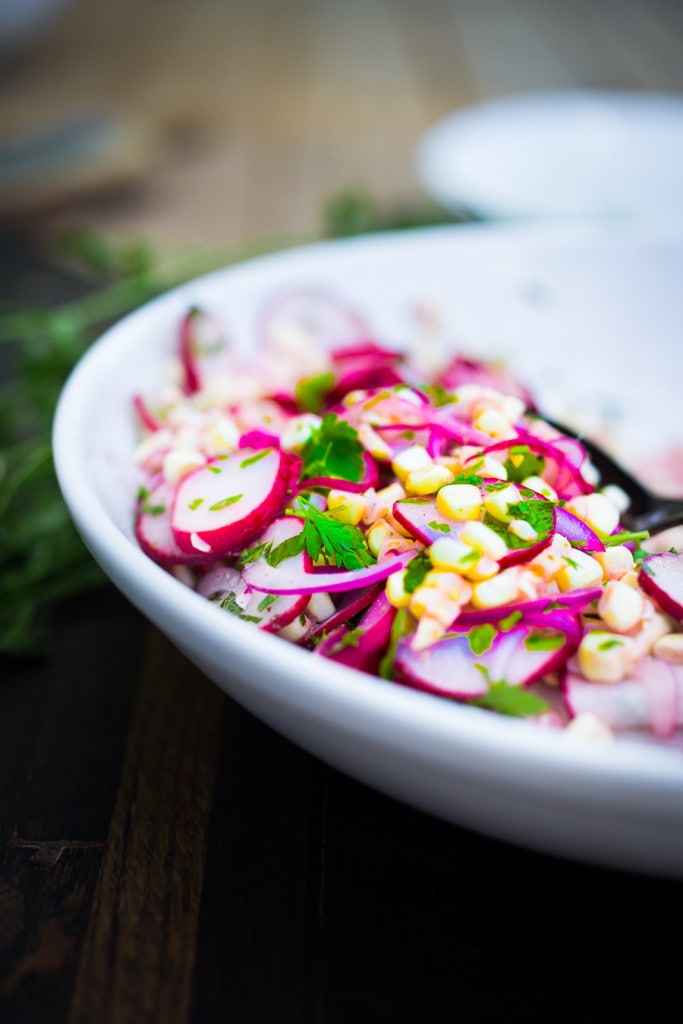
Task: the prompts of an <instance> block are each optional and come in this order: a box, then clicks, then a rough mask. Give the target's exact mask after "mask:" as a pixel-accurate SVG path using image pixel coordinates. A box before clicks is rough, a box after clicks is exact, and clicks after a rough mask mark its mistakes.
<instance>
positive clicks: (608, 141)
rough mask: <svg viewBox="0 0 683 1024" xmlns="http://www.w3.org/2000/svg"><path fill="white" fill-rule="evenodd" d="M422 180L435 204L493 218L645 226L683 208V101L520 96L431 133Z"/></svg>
mask: <svg viewBox="0 0 683 1024" xmlns="http://www.w3.org/2000/svg"><path fill="white" fill-rule="evenodd" d="M416 163H417V173H418V176H419V178H420V180H421V182H422V184H423V186H424V188H425V189H426V190H427V192H429V193H430V194H431V195H432V196H433V197H434V198H435V199H436V200H437V201H438V202H439V203H441V204H442V205H443V206H444V207H446V208H447V209H451V210H455V211H457V210H462V209H463V208H464V209H468V210H470V211H472V212H474V213H476V214H479V215H480V216H483V217H486V218H493V219H508V218H515V219H517V218H526V219H530V218H574V219H591V220H593V219H599V220H603V221H627V222H643V221H653V220H654V221H657V220H662V219H663V220H666V219H670V218H673V219H675V220H678V222H679V224H680V223H681V222H682V213H681V211H682V210H683V95H676V94H658V93H644V92H643V93H636V92H601V91H589V90H586V91H581V90H579V91H568V92H539V93H524V94H520V95H513V96H506V97H504V98H501V99H494V100H490V101H487V102H484V103H480V104H477V105H475V106H473V107H465V108H463V109H461V110H458V111H455V112H454V113H452V114H450V115H448V116H446V117H444V118H443V119H442V120H440V121H439V122H437V123H436V124H435V125H433V126H432V127H431V128H430V129H429V130H428V131H427V133H426V134H425V135H424V136H423V138H422V139H421V141H420V143H419V145H418V149H417V157H416Z"/></svg>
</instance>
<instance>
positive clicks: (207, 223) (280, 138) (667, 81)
mask: <svg viewBox="0 0 683 1024" xmlns="http://www.w3.org/2000/svg"><path fill="white" fill-rule="evenodd" d="M573 87H588V88H609V89H614V88H636V89H645V90H667V91H677V92H678V91H681V90H683V4H682V3H679V2H673V0H647V2H645V0H572V2H564V3H563V2H558V0H116V2H104V0H71V4H70V6H69V7H68V8H67V10H66V13H65V15H64V17H63V18H62V20H61V21H60V22H59V23H58V24H56V25H55V26H54V27H53V28H52V29H51V30H50V31H49V32H48V33H47V34H46V35H45V36H44V37H43V38H42V39H41V40H40V41H39V42H38V43H36V44H35V45H34V46H33V47H32V48H31V49H30V50H29V51H27V52H26V53H24V54H23V55H21V56H19V57H17V58H16V59H15V60H14V61H12V62H11V63H10V64H9V65H7V66H5V67H4V68H2V69H0V88H1V90H2V102H1V103H0V130H2V132H3V133H4V134H5V136H7V135H8V134H12V133H13V132H17V131H18V130H19V129H23V130H24V131H26V130H27V129H28V128H29V127H31V126H37V125H39V124H44V123H48V122H49V121H50V119H54V118H59V117H60V116H64V115H65V114H68V113H69V112H73V111H75V110H102V111H113V112H114V113H115V114H116V115H117V116H120V117H121V118H122V119H123V121H124V124H125V125H126V126H127V128H128V129H129V131H130V134H129V136H128V143H127V145H126V146H124V147H123V149H122V150H121V151H120V152H119V153H118V154H117V155H116V156H114V157H112V159H111V161H110V163H109V165H108V166H107V167H106V168H105V170H104V174H102V169H101V168H100V169H99V173H98V174H97V175H92V176H93V177H94V178H95V179H96V180H97V181H98V182H101V181H102V180H103V179H104V181H105V182H106V183H109V182H114V183H116V182H117V180H118V178H119V177H122V176H124V175H123V172H124V171H125V172H134V175H133V176H134V177H135V178H136V180H137V184H136V186H135V187H134V188H132V187H130V186H128V187H126V188H112V189H110V190H109V191H108V193H107V195H106V196H105V195H103V194H101V193H100V192H98V193H97V194H96V195H95V196H92V195H90V191H89V189H88V187H87V186H88V185H89V181H88V174H87V168H82V172H83V174H82V180H81V181H79V180H78V179H76V184H77V185H78V186H79V187H78V188H77V190H76V192H77V194H76V196H70V197H69V198H68V200H67V201H66V202H63V203H62V204H61V205H60V207H59V210H58V212H57V213H54V212H52V213H51V215H50V216H51V218H52V219H55V217H57V219H59V220H62V221H63V220H67V221H69V222H71V223H78V224H86V225H88V226H91V227H101V228H106V229H114V230H116V231H121V232H132V233H139V234H144V235H146V236H148V237H150V238H152V239H154V240H158V241H161V242H168V243H171V242H173V243H175V242H182V243H198V244H205V243H208V244H214V243H218V244H220V243H222V242H229V241H231V240H234V239H239V238H242V237H245V236H253V235H269V234H278V233H280V232H288V231H293V232H302V231H303V232H305V231H310V230H315V229H316V228H317V227H318V226H319V224H320V209H321V205H322V204H323V203H324V202H325V200H326V199H327V198H328V197H329V195H330V194H331V193H334V192H335V191H336V190H339V189H341V188H344V187H347V186H350V185H354V184H362V185H365V186H368V187H369V188H370V189H372V190H373V191H374V192H375V193H377V195H378V196H379V197H381V199H382V200H385V201H387V202H391V201H393V200H398V199H400V200H409V201H410V200H411V199H413V198H419V196H420V195H421V193H420V188H419V184H418V182H417V181H416V178H415V174H414V168H413V152H414V147H415V144H416V142H417V140H418V139H419V137H420V135H421V134H422V133H423V132H424V131H425V129H426V128H427V127H428V126H429V125H430V124H431V123H432V122H433V121H434V120H435V119H437V118H439V117H441V116H443V115H444V114H446V113H447V112H448V111H450V110H452V109H454V108H458V107H461V106H463V105H466V104H470V103H473V102H476V101H477V100H482V99H486V98H488V97H492V96H497V95H503V94H507V93H511V92H519V91H526V90H536V89H564V88H573Z"/></svg>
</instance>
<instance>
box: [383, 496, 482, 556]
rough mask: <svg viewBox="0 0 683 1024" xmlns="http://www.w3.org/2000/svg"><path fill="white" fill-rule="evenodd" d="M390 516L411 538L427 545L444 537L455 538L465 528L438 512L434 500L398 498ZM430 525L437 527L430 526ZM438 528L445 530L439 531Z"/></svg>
mask: <svg viewBox="0 0 683 1024" xmlns="http://www.w3.org/2000/svg"><path fill="white" fill-rule="evenodd" d="M391 514H392V515H393V517H394V519H395V520H396V522H397V523H400V524H401V526H402V527H403V528H404V529H406V530H408V532H409V533H411V534H412V535H413V537H415V538H416V539H417V540H419V541H422V543H423V544H427V545H429V544H434V543H435V541H437V540H442V539H443V538H444V537H453V538H455V537H457V536H458V534H459V533H460V531H461V530H462V529H463V527H464V526H465V524H464V523H461V522H455V521H454V520H453V519H449V518H448V517H447V516H445V515H443V513H442V512H439V510H438V508H437V507H436V501H435V500H434V498H424V499H423V498H400V499H399V500H398V501H395V502H394V504H393V506H392V509H391ZM431 523H436V524H437V525H436V526H432V525H430V524H431ZM439 526H443V527H447V529H442V530H440V529H439V528H438V527H439Z"/></svg>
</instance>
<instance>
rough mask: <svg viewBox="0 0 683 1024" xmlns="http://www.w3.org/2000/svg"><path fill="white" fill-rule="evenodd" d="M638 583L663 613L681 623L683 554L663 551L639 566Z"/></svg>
mask: <svg viewBox="0 0 683 1024" xmlns="http://www.w3.org/2000/svg"><path fill="white" fill-rule="evenodd" d="M638 583H639V584H640V586H641V587H642V589H643V590H644V591H645V593H646V594H649V595H650V597H652V598H654V600H655V601H656V602H657V604H658V605H659V607H660V608H661V609H662V611H663V612H667V613H668V614H669V615H672V616H673V617H674V619H678V621H679V622H683V554H682V553H681V552H675V551H664V552H662V554H659V555H648V557H647V558H644V559H643V561H642V562H641V564H640V572H639V573H638Z"/></svg>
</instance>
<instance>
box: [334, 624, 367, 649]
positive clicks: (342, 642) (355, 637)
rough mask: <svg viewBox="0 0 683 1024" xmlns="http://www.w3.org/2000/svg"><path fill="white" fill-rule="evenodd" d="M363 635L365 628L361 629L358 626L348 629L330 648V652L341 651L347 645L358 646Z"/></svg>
mask: <svg viewBox="0 0 683 1024" xmlns="http://www.w3.org/2000/svg"><path fill="white" fill-rule="evenodd" d="M362 636H363V630H362V629H359V628H358V627H357V626H356V628H355V629H347V631H346V632H345V633H344V634H343V635H342V636H341V637H340V638H339V640H338V641H337V642H336V644H335V645H334V646H333V647H332V648H331V649H330V651H329V653H330V654H337V653H338V652H339V651H343V650H344V648H345V647H358V644H359V643H360V640H361V637H362Z"/></svg>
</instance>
